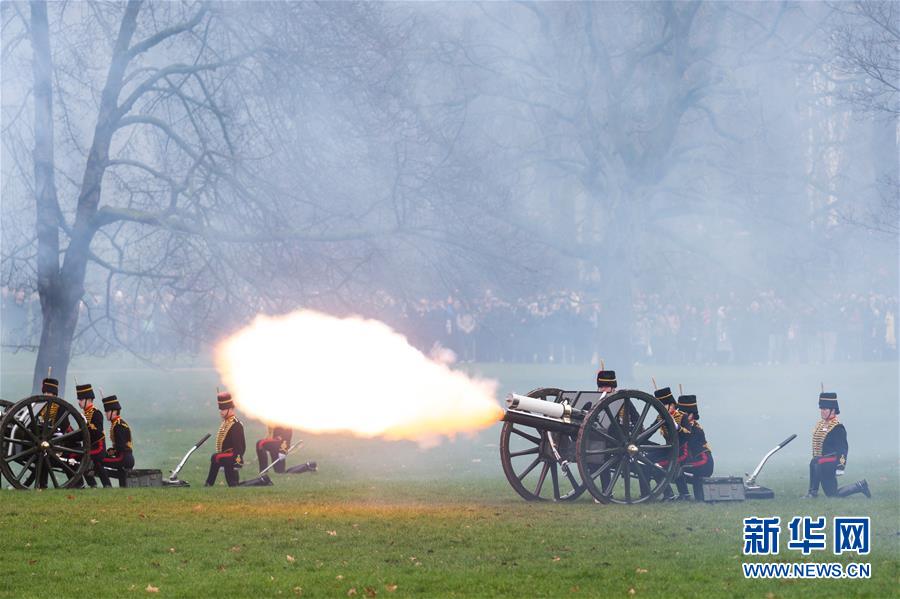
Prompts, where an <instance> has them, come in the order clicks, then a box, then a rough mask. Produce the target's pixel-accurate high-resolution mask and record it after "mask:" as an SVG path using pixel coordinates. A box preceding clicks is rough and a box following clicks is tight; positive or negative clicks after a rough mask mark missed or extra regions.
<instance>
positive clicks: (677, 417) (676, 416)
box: [656, 411, 684, 441]
mask: <svg viewBox="0 0 900 599" xmlns="http://www.w3.org/2000/svg"><path fill="white" fill-rule="evenodd" d="M682 417H684V412H678V411H676V412H675V413H674V414H672V420H674V421H675V424H676V426H679V427H680V426H681V419H682ZM656 421H657V422H662V421H663V417H662V416H657V417H656ZM659 430H660V432H661V433H662V436H663V438H664V439H665V440H666V441H668V440H669V434H668V433H667V432H666V428H665V427H663V426H661V427H659Z"/></svg>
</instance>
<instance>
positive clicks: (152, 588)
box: [144, 584, 159, 593]
mask: <svg viewBox="0 0 900 599" xmlns="http://www.w3.org/2000/svg"><path fill="white" fill-rule="evenodd" d="M144 590H145V591H147V592H148V593H158V592H159V587H155V586H153V585H152V584H148V585H147V588H146V589H144Z"/></svg>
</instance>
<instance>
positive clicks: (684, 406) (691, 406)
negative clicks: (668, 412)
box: [678, 395, 700, 418]
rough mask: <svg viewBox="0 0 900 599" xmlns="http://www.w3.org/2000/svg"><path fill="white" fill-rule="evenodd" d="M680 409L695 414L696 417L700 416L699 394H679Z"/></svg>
mask: <svg viewBox="0 0 900 599" xmlns="http://www.w3.org/2000/svg"><path fill="white" fill-rule="evenodd" d="M678 410H679V411H680V412H684V413H685V414H693V415H694V418H700V411H699V410H698V409H697V396H696V395H679V396H678Z"/></svg>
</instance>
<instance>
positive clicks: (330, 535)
mask: <svg viewBox="0 0 900 599" xmlns="http://www.w3.org/2000/svg"><path fill="white" fill-rule="evenodd" d="M325 532H327V533H328V536H329V537H336V536H337V531H336V530H326V531H325Z"/></svg>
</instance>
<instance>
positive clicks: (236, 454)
mask: <svg viewBox="0 0 900 599" xmlns="http://www.w3.org/2000/svg"><path fill="white" fill-rule="evenodd" d="M216 401H217V403H218V404H219V415H220V416H221V417H222V424H221V426H219V432H218V434H217V435H216V453H214V454H212V457H211V458H210V460H209V475H208V476H207V477H206V486H207V487H211V486H213V485H214V484H216V477H217V476H218V475H219V468H224V469H225V482H227V483H228V486H229V487H236V486H237V485H238V483H239V480H238V472H237V469H238V468H240V467H241V466H242V465H243V462H244V450H245V449H246V442H245V440H244V425H243V424H241V421H240V420H238V419H237V417H236V416H235V415H234V402H233V401H232V400H231V393H228V392H227V391H223V392H221V393H219V394H218V395H217V396H216Z"/></svg>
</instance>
